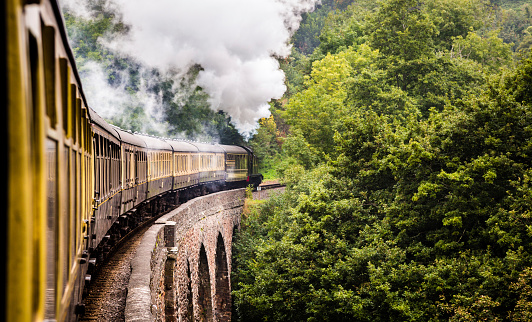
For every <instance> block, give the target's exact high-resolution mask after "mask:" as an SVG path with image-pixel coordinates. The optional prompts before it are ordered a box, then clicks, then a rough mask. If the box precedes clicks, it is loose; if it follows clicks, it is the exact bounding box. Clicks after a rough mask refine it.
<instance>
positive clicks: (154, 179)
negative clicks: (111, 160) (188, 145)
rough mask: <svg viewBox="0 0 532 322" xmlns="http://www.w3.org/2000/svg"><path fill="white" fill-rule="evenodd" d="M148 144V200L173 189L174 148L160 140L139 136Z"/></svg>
mask: <svg viewBox="0 0 532 322" xmlns="http://www.w3.org/2000/svg"><path fill="white" fill-rule="evenodd" d="M137 136H138V137H139V138H140V139H142V140H143V141H144V142H145V143H146V148H147V151H148V152H147V166H148V167H147V170H148V173H147V174H148V180H147V181H148V186H147V193H146V199H150V198H153V197H155V196H157V195H160V194H162V193H165V192H168V191H169V190H171V189H172V153H173V150H172V146H171V145H170V144H169V143H168V142H165V141H163V140H161V139H159V138H155V137H151V136H147V135H138V134H137Z"/></svg>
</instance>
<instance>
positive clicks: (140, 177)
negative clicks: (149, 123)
mask: <svg viewBox="0 0 532 322" xmlns="http://www.w3.org/2000/svg"><path fill="white" fill-rule="evenodd" d="M114 130H115V131H116V133H117V134H118V137H119V138H120V141H121V142H120V159H121V171H120V178H121V179H120V184H121V185H122V194H121V201H120V204H121V210H120V213H121V214H123V213H126V212H127V211H129V210H131V209H133V208H134V207H136V206H138V205H139V204H140V203H141V202H143V201H144V200H146V194H147V191H148V176H147V154H148V149H147V147H146V142H145V141H144V140H143V139H141V138H140V137H138V136H137V135H134V134H132V133H130V132H128V131H124V130H122V129H120V128H118V127H114Z"/></svg>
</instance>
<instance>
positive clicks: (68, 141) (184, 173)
mask: <svg viewBox="0 0 532 322" xmlns="http://www.w3.org/2000/svg"><path fill="white" fill-rule="evenodd" d="M2 10H3V11H2V14H3V16H4V17H5V19H4V21H5V24H4V25H3V27H4V29H3V31H5V32H4V33H3V36H2V37H3V38H0V40H1V41H2V44H3V47H4V48H5V50H6V55H5V57H3V58H4V60H3V61H2V64H1V68H2V72H1V73H0V75H2V77H4V82H3V84H4V86H3V90H4V94H5V95H0V96H2V99H3V100H4V101H5V106H6V108H5V109H2V111H1V112H0V113H2V114H1V117H0V122H2V126H0V128H2V131H4V134H5V135H4V137H5V138H6V142H7V150H8V154H7V165H6V166H5V167H3V169H2V171H3V172H2V180H1V182H2V187H3V188H4V189H2V190H3V191H5V192H6V193H5V194H3V195H2V198H3V199H2V202H1V203H0V204H1V206H2V207H3V208H2V211H3V213H4V214H5V215H4V216H0V217H1V218H2V219H1V220H2V222H1V223H0V226H1V227H2V229H3V231H2V236H4V243H3V246H4V249H5V253H6V254H7V260H6V261H5V264H4V265H5V272H6V275H5V276H4V283H3V298H4V299H5V300H4V302H3V303H4V306H5V310H3V311H4V318H5V320H6V321H43V320H50V321H51V320H55V321H75V320H76V319H77V318H78V317H79V316H80V315H81V314H83V312H84V305H83V301H84V299H83V296H84V288H85V286H86V284H87V283H89V282H90V275H88V274H89V273H90V272H91V271H92V269H94V265H95V264H96V263H97V262H99V259H101V258H102V256H104V255H105V253H106V252H108V251H109V247H112V245H113V243H114V242H115V239H116V238H120V237H121V236H123V233H124V232H126V233H127V231H128V229H125V228H129V227H124V226H123V225H122V224H124V223H125V224H126V225H130V224H131V223H134V224H135V225H136V224H138V223H140V222H141V221H142V220H143V219H145V218H147V217H151V216H152V212H157V211H159V210H162V209H169V207H167V206H172V205H175V204H176V198H175V197H174V196H177V193H181V192H184V193H183V194H182V195H183V196H185V197H184V198H183V200H186V198H188V197H192V196H196V195H200V194H202V193H204V192H206V191H215V190H217V189H218V188H222V187H224V186H225V185H226V183H227V182H229V183H234V184H236V185H234V186H245V185H246V183H247V181H246V180H247V178H254V176H255V177H257V175H256V174H254V173H255V170H253V169H252V168H251V167H253V162H252V160H253V155H252V153H251V151H249V150H246V149H244V148H241V147H233V146H220V145H212V144H202V143H185V142H180V141H170V140H168V141H166V142H165V141H164V140H161V139H157V138H154V137H149V136H145V135H137V134H133V133H130V132H127V131H124V130H121V129H118V128H115V127H113V126H111V125H109V124H108V123H107V122H106V121H105V120H103V119H102V118H101V117H100V116H99V115H98V114H97V113H95V112H94V111H93V110H92V109H90V108H89V107H88V105H87V102H86V100H85V97H84V94H83V90H82V86H81V81H80V78H79V75H78V73H77V70H76V66H75V62H74V56H73V54H72V51H71V49H70V47H69V46H68V39H67V34H66V31H65V28H64V25H63V18H62V16H61V12H60V10H59V6H58V3H57V1H55V0H42V1H18V0H8V1H5V2H4V3H3V6H2ZM246 167H248V169H246ZM246 173H247V174H248V175H247V176H246ZM231 186H233V185H231ZM183 200H182V201H183ZM160 201H162V202H160ZM153 205H155V207H153ZM161 205H162V206H161ZM137 210H138V212H137ZM154 210H155V211H154ZM148 212H149V213H148ZM153 215H155V213H153ZM123 218H125V220H123ZM96 260H98V261H96Z"/></svg>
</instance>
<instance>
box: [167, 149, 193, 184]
mask: <svg viewBox="0 0 532 322" xmlns="http://www.w3.org/2000/svg"><path fill="white" fill-rule="evenodd" d="M166 142H167V143H168V144H170V145H171V146H172V150H173V154H172V164H173V169H172V170H173V173H172V176H173V185H172V188H173V189H174V190H181V189H185V188H189V187H191V186H195V185H198V184H199V172H198V171H197V169H194V168H193V167H192V164H193V160H196V159H197V157H198V148H197V147H196V146H195V145H193V144H190V143H188V142H185V141H176V140H167V141H166Z"/></svg>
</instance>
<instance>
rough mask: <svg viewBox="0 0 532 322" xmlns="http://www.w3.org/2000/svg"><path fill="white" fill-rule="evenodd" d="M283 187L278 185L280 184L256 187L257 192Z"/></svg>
mask: <svg viewBox="0 0 532 322" xmlns="http://www.w3.org/2000/svg"><path fill="white" fill-rule="evenodd" d="M284 186H285V185H283V184H280V183H272V184H265V185H260V186H258V187H257V190H258V191H260V190H269V189H277V188H282V187H284Z"/></svg>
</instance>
